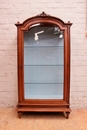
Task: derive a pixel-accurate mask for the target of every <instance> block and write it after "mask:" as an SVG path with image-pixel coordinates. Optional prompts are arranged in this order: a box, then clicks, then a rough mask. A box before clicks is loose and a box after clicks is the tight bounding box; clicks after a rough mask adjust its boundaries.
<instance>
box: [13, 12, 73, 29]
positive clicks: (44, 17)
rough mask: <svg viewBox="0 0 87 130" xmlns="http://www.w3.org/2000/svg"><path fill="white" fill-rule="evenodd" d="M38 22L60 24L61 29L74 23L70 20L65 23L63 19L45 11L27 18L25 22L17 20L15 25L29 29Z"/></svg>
mask: <svg viewBox="0 0 87 130" xmlns="http://www.w3.org/2000/svg"><path fill="white" fill-rule="evenodd" d="M38 23H40V24H41V23H43V24H44V23H47V24H53V25H55V26H58V27H59V28H60V29H64V28H65V27H67V26H71V25H72V23H70V21H68V22H67V23H65V22H64V21H62V20H61V19H59V18H57V17H54V16H51V15H48V14H46V13H45V12H42V13H41V14H39V15H36V16H34V17H30V18H28V19H26V20H25V21H24V22H23V23H20V22H17V23H16V24H15V25H16V26H17V27H20V28H22V30H28V29H29V28H30V26H32V25H34V24H38Z"/></svg>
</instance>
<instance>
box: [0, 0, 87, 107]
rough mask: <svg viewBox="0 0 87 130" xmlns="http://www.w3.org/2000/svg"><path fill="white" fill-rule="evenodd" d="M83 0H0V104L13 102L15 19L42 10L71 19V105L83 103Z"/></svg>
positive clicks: (86, 52) (86, 66) (86, 70)
mask: <svg viewBox="0 0 87 130" xmlns="http://www.w3.org/2000/svg"><path fill="white" fill-rule="evenodd" d="M86 10H87V8H86V0H0V107H14V106H16V104H17V97H18V96H17V95H18V90H17V32H16V31H17V30H16V27H15V25H14V23H16V22H17V21H20V22H23V21H24V20H25V19H27V18H29V17H31V16H34V15H37V14H39V13H41V12H42V11H45V12H46V13H48V14H51V15H54V16H56V17H59V18H60V19H62V20H63V21H65V22H67V21H71V22H72V23H73V26H72V27H71V93H70V101H71V107H73V108H80V107H87V37H86V36H85V32H86V29H87V25H86V24H87V23H86V15H87V14H86V13H87V11H86Z"/></svg>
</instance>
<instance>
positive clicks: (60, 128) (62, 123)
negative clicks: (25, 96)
mask: <svg viewBox="0 0 87 130" xmlns="http://www.w3.org/2000/svg"><path fill="white" fill-rule="evenodd" d="M0 130H87V109H78V110H76V109H75V110H72V112H71V113H70V118H69V119H66V118H65V117H64V115H63V113H25V114H23V115H22V118H21V119H19V118H18V117H17V112H16V110H15V109H14V108H4V109H1V108H0Z"/></svg>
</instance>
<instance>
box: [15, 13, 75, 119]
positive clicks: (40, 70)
mask: <svg viewBox="0 0 87 130" xmlns="http://www.w3.org/2000/svg"><path fill="white" fill-rule="evenodd" d="M15 25H16V26H17V48H18V53H17V56H18V105H17V111H18V116H19V117H21V114H22V113H23V112H64V113H65V116H66V118H69V113H70V105H69V99H70V98H69V95H70V26H71V25H72V23H70V22H68V23H64V22H63V21H62V20H61V19H59V18H56V17H53V16H50V15H47V14H46V13H44V12H42V13H41V14H39V15H37V16H35V17H31V18H29V19H27V20H25V21H24V22H23V23H19V22H18V23H17V24H15Z"/></svg>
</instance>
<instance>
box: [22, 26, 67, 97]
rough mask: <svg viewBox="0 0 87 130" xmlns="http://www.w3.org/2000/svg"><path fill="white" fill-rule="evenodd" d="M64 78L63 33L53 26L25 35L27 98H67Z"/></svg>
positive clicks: (25, 93)
mask: <svg viewBox="0 0 87 130" xmlns="http://www.w3.org/2000/svg"><path fill="white" fill-rule="evenodd" d="M63 75H64V41H63V32H62V31H60V29H59V28H58V27H56V26H52V25H51V26H47V25H40V26H32V27H31V28H30V30H29V31H27V32H24V98H25V99H63V85H64V76H63Z"/></svg>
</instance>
